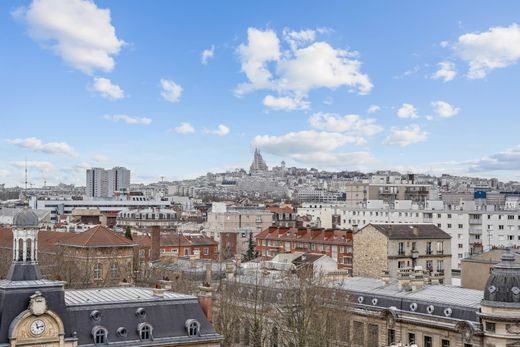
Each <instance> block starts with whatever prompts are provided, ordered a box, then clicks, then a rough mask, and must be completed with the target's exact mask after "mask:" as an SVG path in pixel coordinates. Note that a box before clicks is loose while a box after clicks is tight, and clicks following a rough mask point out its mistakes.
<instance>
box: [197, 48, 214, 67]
mask: <svg viewBox="0 0 520 347" xmlns="http://www.w3.org/2000/svg"><path fill="white" fill-rule="evenodd" d="M214 56H215V46H211V48H207V49H205V50H203V51H202V53H201V54H200V63H201V64H202V65H207V64H208V61H209V60H210V59H212V58H213V57H214Z"/></svg>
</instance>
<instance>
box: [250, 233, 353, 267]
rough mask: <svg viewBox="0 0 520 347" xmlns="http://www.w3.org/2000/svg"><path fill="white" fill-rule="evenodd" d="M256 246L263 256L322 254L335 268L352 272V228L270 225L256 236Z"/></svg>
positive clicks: (267, 257) (269, 257)
mask: <svg viewBox="0 0 520 347" xmlns="http://www.w3.org/2000/svg"><path fill="white" fill-rule="evenodd" d="M256 250H257V251H258V252H259V254H260V255H261V256H262V257H263V258H264V259H272V258H273V257H275V256H276V255H278V254H282V253H310V254H326V255H327V256H329V257H331V258H332V259H334V261H336V262H337V264H338V269H343V270H347V271H348V272H349V274H352V253H353V246H352V231H349V230H339V229H312V228H285V227H280V228H279V227H270V228H267V229H265V230H264V231H262V232H261V233H260V234H258V235H257V236H256Z"/></svg>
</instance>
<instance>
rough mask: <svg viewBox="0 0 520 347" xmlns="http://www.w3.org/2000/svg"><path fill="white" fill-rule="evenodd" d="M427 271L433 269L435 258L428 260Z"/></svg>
mask: <svg viewBox="0 0 520 347" xmlns="http://www.w3.org/2000/svg"><path fill="white" fill-rule="evenodd" d="M426 271H430V272H432V271H433V260H426Z"/></svg>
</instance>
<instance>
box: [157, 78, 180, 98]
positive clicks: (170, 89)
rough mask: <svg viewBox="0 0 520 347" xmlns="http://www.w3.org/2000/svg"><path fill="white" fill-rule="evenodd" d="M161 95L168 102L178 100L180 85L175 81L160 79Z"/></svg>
mask: <svg viewBox="0 0 520 347" xmlns="http://www.w3.org/2000/svg"><path fill="white" fill-rule="evenodd" d="M161 88H162V90H161V96H162V97H163V99H164V100H166V101H169V102H179V101H180V100H181V95H182V87H181V86H180V85H178V84H177V83H175V82H173V81H170V80H166V79H161Z"/></svg>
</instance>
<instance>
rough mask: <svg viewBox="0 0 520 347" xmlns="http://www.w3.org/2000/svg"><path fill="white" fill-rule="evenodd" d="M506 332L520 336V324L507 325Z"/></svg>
mask: <svg viewBox="0 0 520 347" xmlns="http://www.w3.org/2000/svg"><path fill="white" fill-rule="evenodd" d="M506 330H507V332H508V333H510V334H515V335H520V324H519V323H516V324H506Z"/></svg>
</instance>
